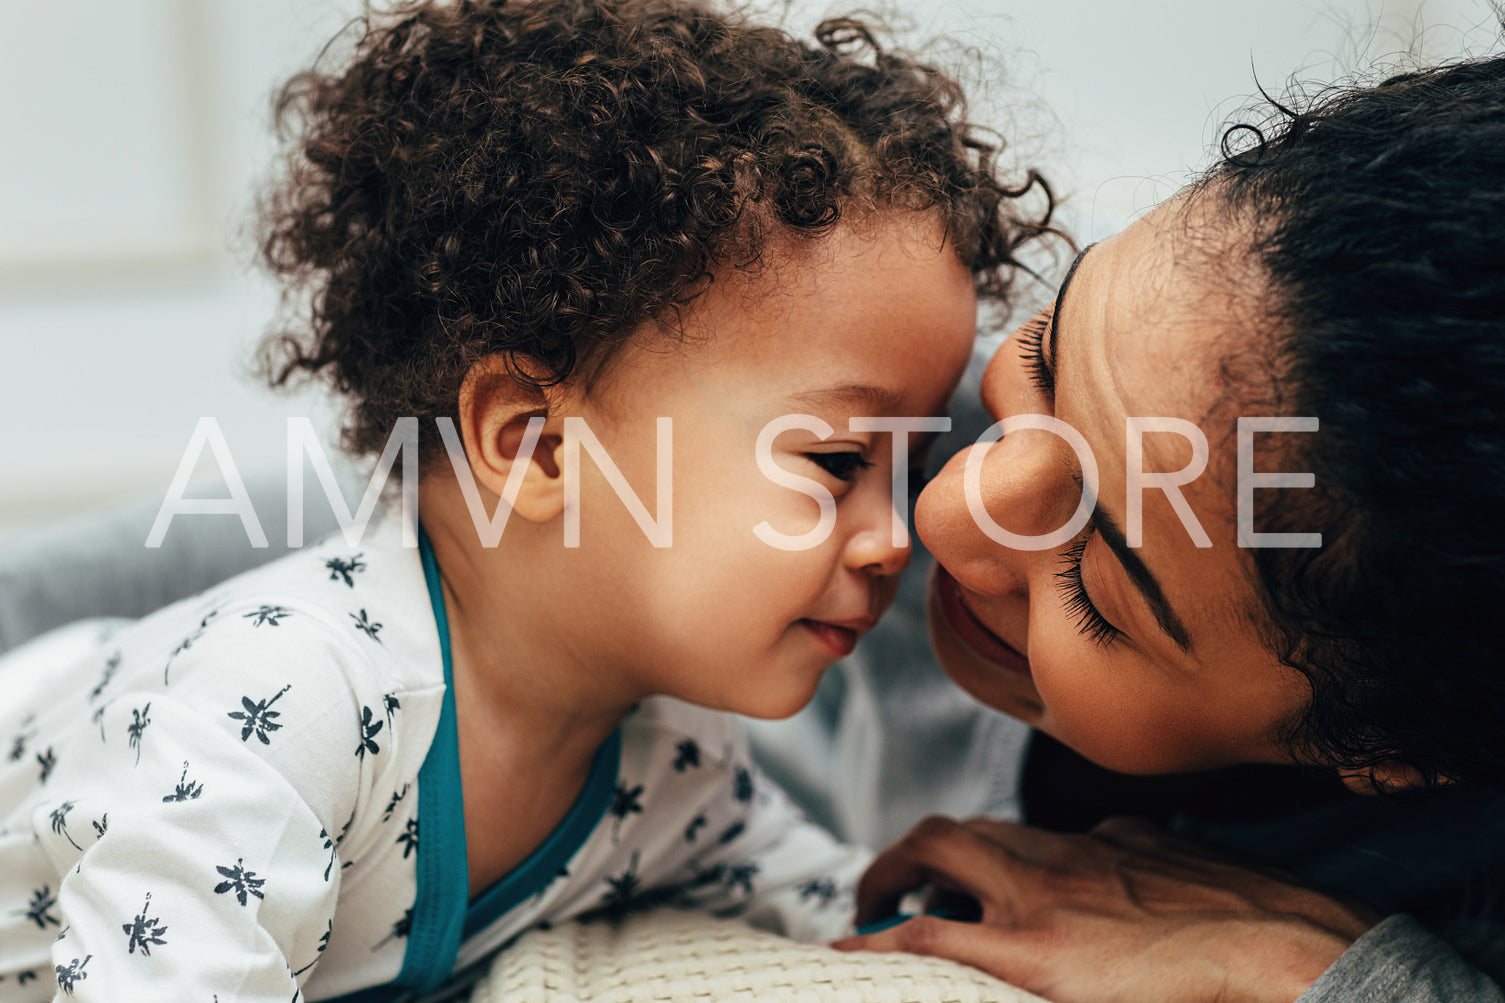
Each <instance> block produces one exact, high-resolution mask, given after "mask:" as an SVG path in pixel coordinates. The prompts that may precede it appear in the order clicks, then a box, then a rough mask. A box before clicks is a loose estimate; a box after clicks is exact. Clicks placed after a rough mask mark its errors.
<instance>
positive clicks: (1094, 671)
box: [1030, 621, 1179, 773]
mask: <svg viewBox="0 0 1505 1003" xmlns="http://www.w3.org/2000/svg"><path fill="white" fill-rule="evenodd" d="M1064 632H1070V636H1065V633H1064ZM1037 650H1038V654H1037ZM1125 654H1126V653H1115V652H1113V651H1112V649H1111V648H1103V647H1100V646H1097V645H1094V644H1093V643H1092V642H1091V641H1090V640H1088V639H1087V638H1085V637H1082V636H1081V635H1078V634H1076V633H1075V628H1074V626H1072V625H1071V624H1069V623H1066V622H1064V621H1063V623H1062V627H1061V628H1059V629H1058V630H1057V631H1055V632H1054V633H1053V634H1052V636H1050V637H1040V638H1036V637H1032V638H1031V642H1030V656H1031V657H1030V666H1031V670H1032V671H1033V674H1034V678H1035V688H1036V690H1037V691H1038V692H1039V694H1040V700H1041V703H1042V704H1043V705H1044V707H1045V713H1044V716H1043V718H1042V720H1041V724H1040V726H1041V728H1042V729H1043V730H1045V731H1047V732H1049V733H1050V734H1051V735H1052V736H1053V737H1055V738H1057V739H1059V740H1060V741H1062V742H1064V743H1065V744H1067V745H1069V746H1071V747H1072V748H1073V749H1075V750H1076V751H1077V752H1080V753H1081V754H1082V755H1084V756H1086V757H1087V758H1088V759H1090V760H1092V761H1093V762H1095V763H1097V764H1099V765H1100V766H1105V767H1107V768H1108V769H1111V770H1117V771H1119V772H1122V773H1158V772H1165V771H1166V770H1169V769H1175V768H1176V767H1177V763H1176V762H1175V759H1176V752H1175V747H1176V746H1177V745H1179V742H1177V741H1176V738H1175V736H1176V735H1177V733H1178V731H1179V729H1178V728H1177V727H1176V726H1175V724H1174V722H1173V721H1172V720H1169V719H1168V717H1167V714H1166V711H1167V709H1168V708H1167V706H1166V703H1165V701H1164V699H1163V694H1160V693H1158V692H1157V691H1156V690H1155V688H1154V687H1153V686H1151V685H1148V684H1147V682H1146V681H1145V680H1144V678H1143V676H1142V675H1141V674H1140V673H1137V672H1136V671H1135V666H1134V664H1133V659H1132V657H1125Z"/></svg>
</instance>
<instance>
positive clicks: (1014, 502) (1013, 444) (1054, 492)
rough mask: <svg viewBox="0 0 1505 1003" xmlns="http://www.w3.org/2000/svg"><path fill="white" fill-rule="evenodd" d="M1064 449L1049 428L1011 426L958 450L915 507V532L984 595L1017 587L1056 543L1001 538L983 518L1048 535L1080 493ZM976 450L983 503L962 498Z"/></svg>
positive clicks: (1015, 530) (1013, 530)
mask: <svg viewBox="0 0 1505 1003" xmlns="http://www.w3.org/2000/svg"><path fill="white" fill-rule="evenodd" d="M1061 449H1068V451H1069V447H1066V445H1065V443H1063V442H1062V441H1061V440H1060V439H1059V438H1057V437H1056V436H1054V435H1051V434H1050V433H1049V432H1044V431H1039V430H1036V429H1024V430H1020V431H1017V432H1011V433H1009V434H1008V435H1006V436H1004V437H1003V438H1002V439H1000V440H999V441H997V442H993V443H980V444H977V445H973V446H970V447H968V448H966V449H963V450H962V451H961V452H959V453H957V454H956V455H955V456H953V457H952V458H951V459H950V460H949V461H947V463H946V465H945V466H944V467H943V468H941V471H940V473H939V474H937V475H936V478H935V480H933V481H931V482H930V485H929V486H928V487H927V488H926V489H925V491H924V492H923V493H922V494H921V495H920V499H919V502H918V503H917V504H916V506H915V529H916V531H917V532H918V533H919V535H920V539H921V540H923V541H924V543H925V546H926V547H927V548H928V549H929V550H930V552H931V553H932V554H933V555H935V559H936V560H937V561H939V562H940V563H941V564H943V565H944V566H945V567H946V569H947V570H948V571H950V572H951V574H952V575H953V576H954V577H956V578H957V580H958V581H961V582H962V583H963V584H964V585H965V586H966V587H967V588H969V589H972V590H973V591H975V592H979V593H982V594H989V595H1002V594H1007V593H1010V592H1014V591H1019V590H1021V589H1024V588H1026V587H1027V581H1028V575H1027V569H1028V566H1029V565H1030V564H1031V563H1032V562H1036V561H1039V560H1041V559H1042V558H1044V559H1048V560H1052V561H1053V560H1054V557H1053V554H1054V549H1053V548H1052V549H1050V550H1044V551H1023V550H1016V549H1013V548H1010V547H1007V546H1002V545H1000V544H999V543H997V542H995V541H994V540H993V539H992V538H991V537H990V536H989V534H988V532H987V530H986V529H985V528H984V520H991V521H992V522H993V524H994V525H996V526H1000V527H1002V528H1003V529H1006V530H1008V531H1009V532H1011V533H1015V534H1018V535H1020V536H1026V537H1043V536H1046V535H1049V534H1051V533H1054V532H1056V531H1057V530H1059V529H1060V528H1061V527H1062V526H1064V525H1065V524H1066V523H1067V522H1068V521H1069V520H1071V519H1072V516H1073V514H1074V512H1075V510H1076V506H1077V504H1078V503H1079V501H1080V498H1081V492H1080V490H1079V489H1078V487H1077V484H1076V481H1075V479H1073V478H1072V477H1071V476H1070V475H1069V471H1070V469H1071V466H1070V462H1069V458H1063V457H1062V456H1061V455H1060V454H1059V451H1060V450H1061ZM973 454H976V458H975V459H973V462H974V463H976V464H977V466H978V471H977V472H978V475H979V476H978V481H977V484H978V488H979V491H978V498H977V500H978V501H980V502H981V505H980V506H976V505H973V504H969V503H968V499H967V491H966V468H967V463H968V459H969V458H970V457H972V456H973ZM979 509H980V510H979Z"/></svg>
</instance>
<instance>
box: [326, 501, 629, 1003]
mask: <svg viewBox="0 0 1505 1003" xmlns="http://www.w3.org/2000/svg"><path fill="white" fill-rule="evenodd" d="M418 553H419V558H420V560H421V561H422V563H423V579H424V584H425V585H426V586H427V588H428V594H429V604H430V606H432V607H433V611H434V625H435V627H436V628H437V629H438V632H439V651H440V655H441V657H442V660H443V663H444V699H443V703H442V704H441V707H440V711H439V725H438V728H437V729H436V730H435V733H434V740H433V742H432V744H431V745H430V746H429V751H428V755H427V756H425V757H424V760H423V765H422V766H421V767H420V768H419V771H418V817H419V820H420V821H421V823H422V829H421V830H420V834H419V840H418V866H417V872H418V893H417V895H416V897H415V899H414V902H413V918H412V926H411V928H410V933H409V934H408V945H407V949H406V950H405V951H404V953H403V959H402V970H401V971H400V972H399V973H398V975H397V978H396V979H395V980H393V981H392V982H388V983H386V984H384V985H379V986H370V987H368V988H366V989H358V990H356V991H355V992H353V993H347V994H345V995H343V996H339V997H336V1001H337V1003H386V1001H389V1000H396V999H399V998H400V997H402V996H403V995H405V994H407V993H408V992H410V991H412V990H419V991H424V992H426V991H429V990H432V989H437V988H439V987H440V986H441V985H443V983H444V981H445V980H446V979H448V978H449V977H450V975H452V974H453V972H454V966H455V957H456V955H457V954H458V953H459V950H460V944H461V942H462V941H463V939H464V938H465V937H468V936H470V935H471V934H473V933H476V932H478V931H480V930H483V929H485V928H486V927H487V926H490V925H491V924H492V923H494V922H495V921H496V920H497V919H499V918H501V917H502V916H504V915H506V914H507V912H509V911H510V910H511V909H512V908H514V907H515V906H517V905H518V904H519V903H521V902H522V901H523V900H524V899H526V898H528V897H529V896H530V895H534V894H536V893H538V892H541V891H543V890H544V889H545V888H547V887H548V886H549V884H550V883H552V882H553V880H554V877H555V875H556V874H557V873H558V870H559V868H561V867H563V866H564V864H565V863H567V862H568V861H569V860H570V858H572V857H573V856H574V855H575V853H576V852H578V851H579V849H580V847H581V846H583V845H584V844H585V841H586V840H587V839H588V838H589V837H590V834H591V833H592V832H593V831H595V828H596V826H597V825H599V824H600V822H601V819H602V818H603V817H605V815H606V809H607V808H608V807H610V805H611V798H612V794H613V792H614V791H615V789H616V781H617V776H618V772H619V771H620V769H621V762H622V729H621V728H620V727H618V728H617V729H616V730H615V731H613V732H612V733H611V735H610V736H609V737H608V738H607V740H606V741H605V742H603V743H602V744H601V747H600V748H599V749H597V750H596V755H595V757H594V758H593V759H592V760H591V770H590V775H589V776H588V777H587V778H586V782H585V787H584V788H583V789H582V790H581V792H580V795H579V796H578V797H577V798H576V799H575V802H574V804H572V805H571V806H570V810H569V812H568V813H566V815H565V817H564V818H563V819H562V820H561V821H560V823H559V824H558V825H557V826H555V827H554V831H553V832H551V833H549V836H548V838H547V839H545V840H544V842H543V843H542V844H541V845H539V846H538V847H537V848H536V849H535V850H534V851H533V852H532V853H530V854H529V855H528V856H527V858H526V859H525V860H524V861H523V862H522V863H521V864H519V865H518V866H517V867H515V868H513V869H512V870H511V871H510V872H508V874H507V875H506V876H505V877H503V878H502V879H501V880H499V881H497V882H496V883H495V884H493V885H492V886H491V887H490V888H488V889H486V891H484V892H482V893H481V896H480V898H478V899H476V901H475V902H474V903H473V904H471V905H469V907H468V908H467V907H466V906H465V905H464V903H466V902H467V900H468V899H469V897H470V869H469V865H468V862H467V858H466V850H467V848H466V843H465V801H464V791H463V789H462V787H461V784H460V738H459V732H458V730H457V728H456V721H455V687H454V663H453V660H452V658H451V655H450V647H449V614H448V612H447V611H446V609H445V605H444V591H443V587H442V585H441V583H440V580H439V564H438V561H437V560H436V559H435V558H434V551H433V547H432V546H431V545H430V544H429V539H428V534H427V533H425V532H424V531H423V529H422V527H419V530H418ZM435 823H437V824H435Z"/></svg>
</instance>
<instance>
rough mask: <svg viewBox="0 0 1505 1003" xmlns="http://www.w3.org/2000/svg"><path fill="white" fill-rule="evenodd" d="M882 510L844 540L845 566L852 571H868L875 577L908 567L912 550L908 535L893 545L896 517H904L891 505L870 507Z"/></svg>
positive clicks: (895, 573) (876, 512)
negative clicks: (845, 547) (901, 541)
mask: <svg viewBox="0 0 1505 1003" xmlns="http://www.w3.org/2000/svg"><path fill="white" fill-rule="evenodd" d="M873 508H874V509H875V510H876V509H881V511H875V513H874V515H873V516H871V517H869V518H866V519H865V520H864V525H863V526H862V528H861V529H859V530H858V531H857V532H856V533H854V534H853V535H852V538H851V539H850V540H848V541H847V550H846V564H847V567H849V568H851V569H853V570H854V571H868V572H871V573H873V574H878V575H897V574H898V573H899V572H901V571H903V570H904V569H905V568H907V567H909V556H910V553H911V548H910V545H909V541H908V538H909V534H908V533H905V534H903V535H904V537H905V542H903V543H895V542H894V537H895V527H894V520H895V518H896V517H897V518H903V513H902V512H898V513H896V512H895V510H894V509H893V508H892V507H891V506H873Z"/></svg>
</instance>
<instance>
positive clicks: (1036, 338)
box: [1014, 314, 1056, 397]
mask: <svg viewBox="0 0 1505 1003" xmlns="http://www.w3.org/2000/svg"><path fill="white" fill-rule="evenodd" d="M1049 328H1050V320H1049V318H1047V317H1046V316H1045V315H1044V314H1041V315H1040V316H1038V317H1036V318H1035V319H1034V320H1032V321H1030V322H1029V323H1028V324H1025V325H1024V326H1023V327H1021V328H1020V329H1019V332H1018V333H1017V334H1016V335H1014V337H1015V338H1016V339H1017V340H1018V342H1019V358H1020V359H1021V360H1023V362H1024V368H1025V369H1027V370H1029V377H1030V380H1031V381H1032V382H1033V383H1034V384H1035V386H1036V387H1038V388H1039V389H1040V391H1041V392H1042V393H1045V394H1048V395H1050V396H1052V397H1053V396H1055V392H1056V380H1055V377H1054V376H1052V375H1051V374H1050V368H1049V367H1048V366H1046V365H1045V332H1046V331H1047V330H1048V329H1049Z"/></svg>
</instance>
